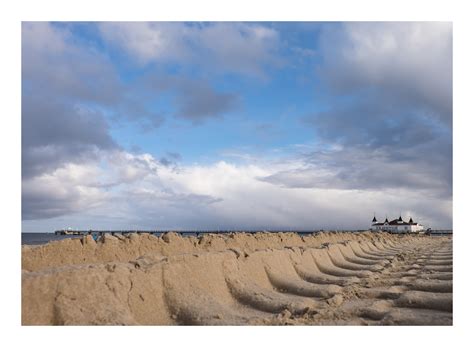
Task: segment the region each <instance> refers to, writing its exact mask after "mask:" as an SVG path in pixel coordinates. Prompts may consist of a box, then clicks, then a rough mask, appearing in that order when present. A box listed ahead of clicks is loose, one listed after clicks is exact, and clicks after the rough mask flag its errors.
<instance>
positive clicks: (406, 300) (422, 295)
mask: <svg viewBox="0 0 474 347" xmlns="http://www.w3.org/2000/svg"><path fill="white" fill-rule="evenodd" d="M394 304H395V306H399V307H411V308H423V309H431V310H438V311H446V312H452V311H453V294H452V293H430V292H421V291H408V292H406V293H403V294H402V295H400V297H399V298H398V299H396V300H395V301H394Z"/></svg>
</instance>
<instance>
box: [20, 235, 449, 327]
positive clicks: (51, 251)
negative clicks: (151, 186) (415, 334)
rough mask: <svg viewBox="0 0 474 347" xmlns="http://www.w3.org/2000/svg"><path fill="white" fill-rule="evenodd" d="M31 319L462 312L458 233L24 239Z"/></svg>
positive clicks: (242, 321) (387, 319) (360, 320)
mask: <svg viewBox="0 0 474 347" xmlns="http://www.w3.org/2000/svg"><path fill="white" fill-rule="evenodd" d="M22 268H23V272H22V323H23V324H24V325H35V324H41V325H53V324H57V325H62V324H72V325H90V324H100V325H104V324H111V325H120V324H123V325H133V324H141V325H170V324H202V325H212V324H218V325H247V324H440V325H446V324H452V240H451V239H450V238H447V237H431V238H430V237H424V236H409V235H406V236H398V235H390V234H385V233H369V232H365V233H357V234H356V233H319V234H317V235H308V236H304V237H300V236H299V235H298V234H296V233H264V232H262V233H257V234H248V233H233V234H225V235H218V234H206V235H203V236H201V237H181V236H180V235H178V234H176V233H167V234H165V235H163V236H162V237H159V238H158V237H156V236H153V235H148V234H140V235H138V234H130V235H127V236H122V235H118V236H112V235H105V237H103V238H102V239H101V240H99V241H98V242H95V241H94V240H93V239H92V238H91V237H90V236H88V237H84V238H83V239H68V240H63V241H59V242H52V243H49V244H47V245H43V246H35V247H29V246H23V247H22Z"/></svg>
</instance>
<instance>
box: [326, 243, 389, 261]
mask: <svg viewBox="0 0 474 347" xmlns="http://www.w3.org/2000/svg"><path fill="white" fill-rule="evenodd" d="M334 246H335V247H337V249H338V250H339V252H341V255H342V256H343V258H344V259H345V260H346V261H348V262H349V263H353V264H358V265H383V264H386V263H388V261H387V260H386V259H381V260H369V259H364V258H363V257H359V256H357V255H356V254H355V253H354V251H353V250H352V249H351V248H350V247H349V246H348V245H342V244H336V245H334Z"/></svg>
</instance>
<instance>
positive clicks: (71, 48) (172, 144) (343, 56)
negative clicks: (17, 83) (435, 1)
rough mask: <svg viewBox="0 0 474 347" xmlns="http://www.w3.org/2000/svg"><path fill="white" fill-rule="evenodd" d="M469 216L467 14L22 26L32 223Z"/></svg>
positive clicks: (228, 225) (226, 224) (27, 197)
mask: <svg viewBox="0 0 474 347" xmlns="http://www.w3.org/2000/svg"><path fill="white" fill-rule="evenodd" d="M374 212H375V213H376V215H377V216H380V217H381V218H384V217H385V215H388V216H389V217H398V214H399V213H402V215H403V217H404V218H409V216H412V217H413V218H414V219H415V220H419V221H421V222H423V223H424V224H426V225H429V226H431V227H434V228H450V227H451V226H452V26H451V24H450V23H439V22H424V23H415V22H402V23H397V22H372V23H362V22H360V23H359V22H349V23H330V22H325V23H302V22H288V23H285V22H277V23H271V22H262V23H257V22H241V23H237V22H206V23H181V22H173V23H168V22H154V23H147V22H125V23H120V22H105V23H98V22H94V23H67V22H61V23H45V22H24V23H23V25H22V225H23V231H52V230H54V229H59V228H63V227H74V228H87V229H88V228H94V229H96V228H116V229H128V228H143V229H169V228H172V229H259V228H264V229H285V228H289V229H320V228H337V229H344V228H351V229H352V228H354V229H359V228H366V227H367V226H368V223H369V222H370V220H371V218H372V215H373V213H374Z"/></svg>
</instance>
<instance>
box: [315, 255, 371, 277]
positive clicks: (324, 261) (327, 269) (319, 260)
mask: <svg viewBox="0 0 474 347" xmlns="http://www.w3.org/2000/svg"><path fill="white" fill-rule="evenodd" d="M310 252H311V255H312V256H313V259H314V263H315V264H316V266H317V268H318V269H319V271H321V272H322V273H324V274H327V275H332V276H340V277H361V278H362V277H370V276H371V275H372V272H370V271H367V270H362V271H354V270H348V269H343V268H340V267H338V266H337V265H335V264H334V263H333V262H332V261H331V259H330V258H329V255H328V254H327V252H326V250H324V249H315V250H312V251H310Z"/></svg>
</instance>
